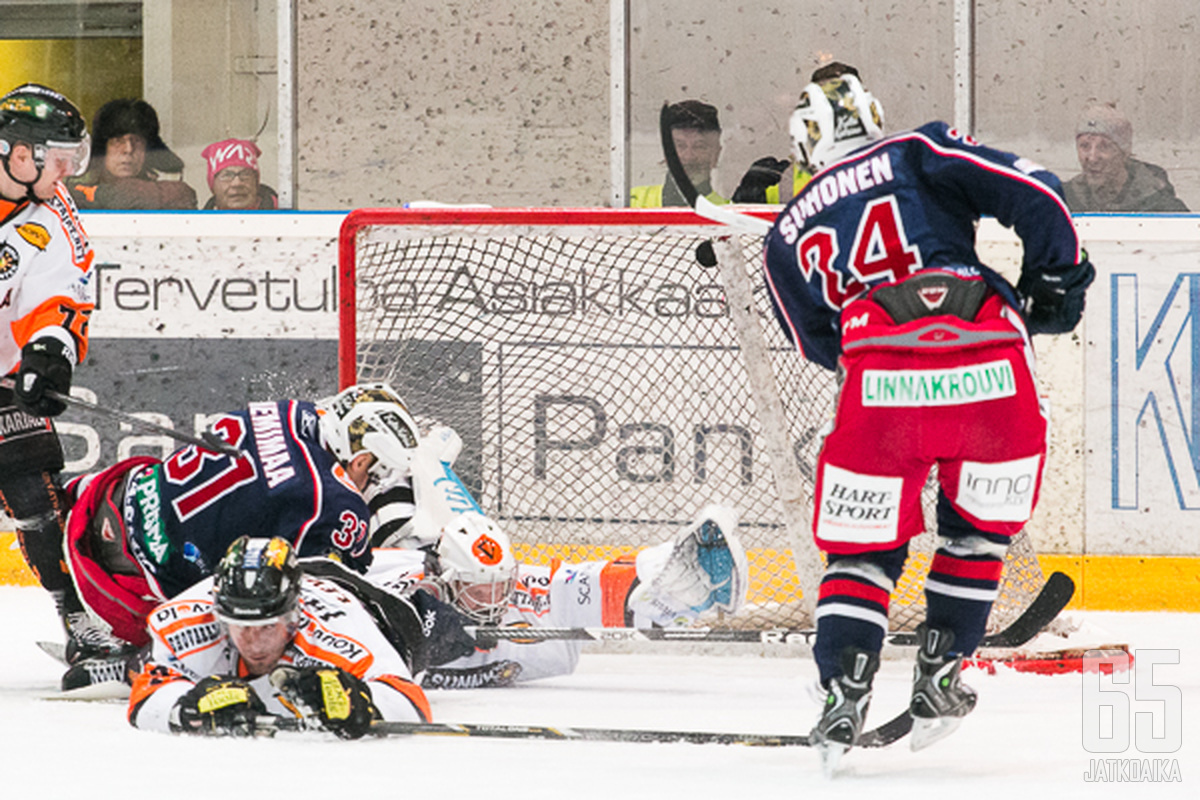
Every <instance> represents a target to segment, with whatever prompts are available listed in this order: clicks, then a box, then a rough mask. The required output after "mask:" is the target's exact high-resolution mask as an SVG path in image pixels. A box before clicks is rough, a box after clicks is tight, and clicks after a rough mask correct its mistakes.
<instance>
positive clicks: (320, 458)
mask: <svg viewBox="0 0 1200 800" xmlns="http://www.w3.org/2000/svg"><path fill="white" fill-rule="evenodd" d="M212 429H213V431H214V432H216V433H217V435H219V436H221V437H222V438H223V439H224V440H225V441H226V442H228V443H229V444H231V445H233V446H234V447H237V448H239V449H240V450H241V451H242V455H241V456H240V457H237V458H234V457H232V456H228V455H222V454H218V453H213V452H210V451H207V450H203V449H202V448H198V447H195V446H190V447H184V448H181V449H180V450H177V451H175V452H174V453H173V454H172V455H171V456H170V457H169V458H167V460H166V461H164V462H162V463H161V464H152V465H149V466H144V467H142V468H140V469H138V470H136V471H134V472H133V473H131V474H130V476H129V478H128V481H127V483H126V492H125V500H124V519H125V524H126V527H127V531H128V540H129V543H130V547H131V550H132V551H133V554H134V556H135V557H136V558H137V559H138V562H139V564H140V565H141V566H142V567H143V569H144V571H145V574H146V576H147V577H148V578H150V579H151V580H153V581H156V582H157V583H158V589H159V590H160V591H161V592H162V594H163V596H164V597H172V596H174V595H176V594H178V593H179V592H180V591H183V590H184V589H186V588H187V587H189V586H191V585H192V584H194V583H195V582H196V581H198V580H200V579H201V578H203V577H204V576H205V575H207V574H209V573H211V572H212V570H213V569H215V568H216V565H217V563H218V562H219V561H220V559H221V556H222V555H223V554H224V553H225V550H226V548H227V547H228V546H229V544H230V543H231V542H233V540H234V539H236V538H237V537H238V536H241V535H250V536H281V537H283V538H285V539H287V540H288V541H290V542H292V544H293V546H294V547H295V548H296V552H297V554H298V555H300V556H302V557H303V556H318V555H326V554H330V553H333V554H336V555H337V556H338V557H339V558H340V559H341V560H342V562H343V563H345V564H347V565H348V566H351V567H353V568H355V569H357V570H360V571H361V570H364V569H365V568H366V566H367V565H368V564H369V563H370V561H371V553H370V550H369V548H368V544H369V539H368V536H367V526H368V522H367V521H368V520H369V519H370V512H369V511H368V509H367V504H366V501H365V500H363V498H362V495H361V494H359V492H358V489H357V488H355V486H354V484H353V483H352V482H351V481H350V479H349V477H348V476H347V475H346V473H345V470H344V469H343V468H342V467H341V465H340V464H338V463H337V461H336V460H335V459H334V457H333V456H332V455H331V454H330V453H329V452H328V451H327V450H326V449H325V447H324V446H323V445H322V444H321V440H320V435H319V434H318V432H317V413H316V408H315V406H314V405H313V404H312V403H309V402H305V401H299V400H281V401H278V402H269V403H251V404H250V406H249V407H248V408H247V409H246V410H245V411H239V412H236V413H232V414H225V415H223V416H221V417H220V418H219V419H217V421H216V422H214V423H213V425H212Z"/></svg>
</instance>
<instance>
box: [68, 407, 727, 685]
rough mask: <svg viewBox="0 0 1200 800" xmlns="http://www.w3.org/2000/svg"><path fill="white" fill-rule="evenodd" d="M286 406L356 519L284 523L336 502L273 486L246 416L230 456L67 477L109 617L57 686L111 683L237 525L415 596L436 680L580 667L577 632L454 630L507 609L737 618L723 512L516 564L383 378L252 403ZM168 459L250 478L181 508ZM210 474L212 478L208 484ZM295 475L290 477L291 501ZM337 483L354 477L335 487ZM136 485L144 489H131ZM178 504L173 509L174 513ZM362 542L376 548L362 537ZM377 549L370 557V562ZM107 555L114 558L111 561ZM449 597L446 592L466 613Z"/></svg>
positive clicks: (445, 447)
mask: <svg viewBox="0 0 1200 800" xmlns="http://www.w3.org/2000/svg"><path fill="white" fill-rule="evenodd" d="M285 406H286V407H287V408H288V409H289V417H288V418H289V419H291V420H292V421H293V422H294V423H295V424H289V426H288V427H289V430H294V431H297V432H299V433H300V434H302V435H301V436H300V437H299V438H302V439H303V440H304V449H303V451H302V452H303V453H304V454H305V455H306V457H307V458H308V459H310V461H311V463H314V464H324V465H325V469H324V472H328V473H330V474H331V475H333V476H334V478H335V479H336V484H334V488H335V489H336V492H337V494H336V498H337V499H338V503H339V505H338V506H337V515H336V517H334V518H335V519H339V520H343V521H344V520H351V522H352V529H351V530H349V531H348V530H346V529H345V528H342V527H326V528H320V527H318V526H315V525H313V526H311V527H310V528H309V529H304V528H302V529H301V530H300V532H299V534H297V531H296V529H295V528H293V527H289V522H288V521H289V520H291V521H292V522H291V524H297V523H295V519H296V515H295V513H292V512H296V511H304V512H307V516H306V517H303V518H302V519H304V520H308V519H317V518H324V517H328V516H329V515H328V514H326V515H320V514H317V513H315V512H314V508H316V509H321V508H325V507H327V506H332V505H333V500H334V493H332V492H328V491H326V492H325V494H322V493H321V490H322V489H326V490H327V489H328V486H329V485H330V484H329V482H328V481H324V482H318V481H317V480H316V479H315V478H314V477H312V476H315V475H320V474H324V473H323V472H322V471H320V470H318V469H316V468H310V470H309V474H307V475H299V476H297V475H292V476H289V477H288V478H286V479H282V480H280V481H278V483H277V485H276V486H275V487H271V486H270V485H269V481H268V480H266V479H265V478H264V477H263V476H264V474H265V473H268V472H270V471H271V470H275V471H276V472H275V474H278V470H279V469H280V468H281V467H282V466H283V464H284V462H283V461H281V460H280V459H279V458H278V457H276V458H274V459H272V458H271V455H270V452H267V448H269V447H274V448H278V446H279V440H278V437H276V438H275V439H270V440H269V439H267V438H265V437H263V438H262V439H261V440H260V439H259V438H258V437H257V436H256V434H261V430H262V429H261V428H260V429H255V428H254V427H253V425H250V426H249V430H242V433H243V434H244V435H243V436H241V437H240V438H237V439H236V441H235V440H233V439H231V440H230V441H231V442H233V443H235V444H237V446H239V447H240V448H242V450H243V456H242V457H240V458H236V459H235V458H233V457H230V456H218V455H215V454H212V453H205V452H198V451H196V450H194V449H193V448H183V449H182V450H180V451H177V452H176V453H175V454H173V455H172V456H171V457H170V458H168V459H167V461H166V462H165V463H164V464H158V463H157V462H154V461H153V460H150V461H146V462H145V463H142V464H139V463H136V461H134V462H133V463H131V462H122V464H119V465H117V466H116V467H114V468H112V469H111V470H108V471H106V472H104V473H100V474H99V475H97V476H88V477H90V480H85V481H80V482H79V483H78V484H76V486H75V487H73V488H75V489H76V490H77V491H80V499H79V501H78V502H77V503H76V504H75V506H74V507H73V508H72V510H71V519H70V522H69V524H68V529H69V531H70V532H71V533H69V536H68V538H69V541H70V547H69V550H70V560H71V568H72V572H73V575H74V577H75V579H76V582H77V583H79V585H80V588H81V590H82V591H81V594H82V595H83V597H84V598H85V600H87V601H88V602H89V605H90V606H91V608H92V609H93V611H94V612H96V613H97V614H98V616H99V617H100V618H102V619H103V620H104V621H105V623H107V624H108V625H111V626H112V629H113V633H114V637H113V642H114V646H113V647H112V648H111V649H110V650H109V651H108V652H105V653H100V654H97V655H94V656H90V657H88V658H85V659H81V660H78V661H76V662H75V663H74V664H72V666H71V667H70V669H69V670H68V672H67V675H66V676H65V677H64V681H63V686H64V689H72V688H77V687H81V686H86V685H88V684H91V683H97V682H104V681H111V680H118V679H121V678H122V677H123V676H124V672H125V666H126V663H127V662H128V661H129V660H130V658H131V656H132V655H133V654H134V652H135V650H136V648H137V647H138V646H140V645H142V644H144V643H145V642H146V641H147V634H146V632H145V627H144V626H145V618H146V615H147V614H148V613H149V612H150V610H151V609H152V608H153V607H154V606H155V605H156V604H157V603H159V602H161V601H163V600H166V599H168V598H173V597H175V596H176V595H178V594H179V592H181V591H183V590H184V589H185V588H187V587H178V586H177V581H179V580H181V579H182V577H183V576H185V575H192V576H195V577H196V579H197V580H198V579H200V578H203V577H204V576H206V575H207V574H208V573H209V572H211V566H210V565H213V564H215V563H217V561H218V559H219V558H220V555H221V553H217V554H216V555H215V556H214V555H213V554H212V553H213V550H215V549H216V547H217V546H220V547H224V546H226V545H227V544H228V543H229V541H230V540H232V539H233V538H235V537H236V536H238V535H245V534H250V535H254V536H281V537H282V538H284V539H287V540H289V541H292V542H294V543H296V544H295V547H296V549H297V551H298V553H299V555H302V556H329V557H331V558H316V559H313V558H305V559H304V563H305V564H306V565H307V566H306V569H307V570H308V571H310V572H312V573H320V574H322V575H324V576H325V577H327V578H329V579H333V580H336V581H339V582H340V583H341V584H342V585H344V586H346V587H347V588H348V589H349V590H353V591H357V592H359V593H360V594H362V595H364V596H367V597H368V602H372V603H373V604H374V605H380V604H384V605H386V604H387V603H388V602H389V601H388V599H387V598H381V597H380V595H381V594H386V595H388V596H389V597H391V596H401V595H404V596H406V597H409V598H411V599H412V600H413V604H414V605H415V606H416V607H417V608H418V613H420V614H421V615H422V618H423V619H424V620H425V621H426V622H427V624H426V625H424V629H425V630H426V632H427V634H428V636H429V642H428V643H427V644H428V655H427V658H426V659H425V660H424V661H421V662H420V663H419V664H418V665H417V666H418V668H417V669H415V670H414V673H420V672H424V671H425V668H426V666H431V667H434V668H435V669H430V670H429V673H428V675H427V680H428V681H429V684H430V685H436V686H454V685H486V684H489V683H504V682H510V681H511V680H512V679H513V678H515V677H516V675H517V674H518V673H521V674H522V676H523V677H524V678H527V679H528V678H533V677H544V676H546V675H555V674H563V673H567V672H570V671H571V670H573V669H574V667H575V663H576V661H577V659H578V654H579V649H580V646H581V645H579V644H578V643H573V642H548V643H544V644H538V645H516V644H514V643H511V642H503V643H501V644H500V645H498V646H496V647H495V648H493V649H492V650H490V651H486V652H477V651H476V647H475V644H474V640H473V639H471V638H470V637H468V636H467V635H466V634H465V633H463V631H462V629H461V625H462V624H467V623H469V622H475V623H479V622H485V623H494V622H497V621H500V620H501V619H502V618H503V619H504V621H505V622H510V621H511V622H520V623H521V624H543V625H555V626H559V625H564V626H566V625H570V626H596V625H601V624H604V625H617V626H622V625H626V624H636V625H650V624H660V625H669V624H676V623H679V622H682V621H685V620H690V619H694V618H696V617H697V616H698V615H699V614H700V613H702V612H704V611H707V610H709V609H712V608H718V609H721V610H724V611H726V612H729V613H734V612H736V611H737V610H738V609H739V608H740V607H741V604H742V603H743V601H744V598H745V594H746V590H747V586H748V574H747V563H746V557H745V553H744V551H743V549H742V546H741V543H740V541H739V540H738V538H737V534H736V526H737V521H736V516H735V514H734V512H733V511H732V510H731V509H727V508H722V507H719V506H712V507H709V508H706V509H705V510H704V511H703V512H702V513H701V515H700V517H699V518H698V519H697V521H696V522H695V523H694V524H693V525H692V526H690V527H688V528H685V529H683V530H681V531H680V532H679V533H678V534H676V536H674V537H672V539H670V540H668V541H667V542H663V543H661V544H659V545H657V546H655V547H651V548H647V549H645V550H643V551H642V552H641V553H639V554H638V555H637V556H636V557H635V556H627V557H623V558H619V559H616V560H615V561H612V562H588V563H585V564H578V565H566V566H560V565H555V566H548V567H538V566H526V565H521V566H520V567H518V566H517V564H516V562H515V560H514V558H513V556H512V549H511V545H510V543H509V540H508V537H507V536H505V534H504V533H503V532H502V531H501V530H500V529H499V528H498V527H497V526H496V525H495V524H494V523H493V522H491V521H490V520H488V519H487V518H486V517H484V516H483V515H482V514H481V513H480V512H479V511H478V507H475V511H473V512H469V513H465V514H456V513H453V512H452V511H450V510H449V506H448V503H447V498H446V496H445V491H444V490H443V489H441V488H438V487H439V485H445V484H452V485H453V486H457V487H459V489H460V490H461V491H460V492H458V493H456V494H455V502H461V501H462V499H463V498H464V497H465V498H467V500H468V501H469V495H467V493H466V490H465V489H462V488H461V483H459V482H458V481H457V478H455V477H454V473H453V470H452V469H451V462H452V461H453V458H454V457H455V456H456V455H457V446H456V444H457V437H455V436H453V434H452V432H450V431H448V429H444V428H443V429H439V431H438V432H436V433H433V434H431V435H430V436H428V437H425V439H423V440H422V439H420V438H419V437H417V436H416V434H415V432H416V430H417V428H416V424H415V423H414V422H413V421H412V418H411V417H410V416H409V414H408V411H407V409H406V408H405V407H404V404H403V402H402V401H401V400H400V398H399V397H398V395H396V393H395V392H394V391H393V390H391V389H390V387H387V386H385V385H382V384H368V385H360V386H353V387H350V388H349V389H346V390H344V391H342V392H340V393H339V394H338V395H337V396H335V397H333V398H331V399H329V400H326V401H322V402H321V403H319V404H318V405H317V406H312V405H311V404H304V403H300V402H299V401H285V402H284V403H281V404H264V405H263V406H262V414H263V415H264V416H270V414H269V410H270V409H273V408H280V409H282V408H283V407H285ZM255 408H256V407H255V406H252V407H251V409H250V411H249V412H248V413H250V414H253V412H254V410H255ZM309 411H311V412H312V413H313V414H315V415H318V416H319V423H313V422H311V421H307V417H306V414H307V412H309ZM244 421H245V417H244V416H243V415H240V414H239V415H227V416H226V417H222V418H221V420H219V421H218V423H217V425H218V426H219V427H217V430H221V431H225V432H228V431H230V430H235V429H236V430H241V429H240V428H238V425H237V424H235V423H237V422H244ZM245 427H246V426H245V425H242V428H245ZM409 433H412V434H413V435H412V437H411V438H410V437H409V435H408V434H409ZM284 438H285V439H286V438H287V437H286V436H285V437H284ZM448 441H449V442H450V443H449V444H447V442H448ZM397 443H399V444H401V445H403V447H402V448H398V447H397V446H396V445H397ZM181 454H183V455H181ZM381 456H382V457H381ZM177 459H178V460H180V461H183V462H184V463H185V464H186V463H191V461H190V459H197V460H200V461H202V462H203V463H204V464H205V465H206V466H210V467H212V469H213V474H215V475H216V476H217V477H220V476H222V475H226V474H228V473H229V472H230V471H233V470H236V469H238V468H239V465H247V464H248V465H249V468H248V469H247V472H253V473H255V474H256V475H258V476H259V479H258V480H247V481H245V482H244V483H243V484H242V485H241V486H239V487H237V489H236V491H233V490H231V491H229V492H228V493H226V494H222V495H219V496H214V497H213V498H211V500H210V502H209V503H208V504H207V505H205V506H204V507H203V509H202V510H201V511H197V512H195V513H193V514H190V515H189V514H186V513H180V509H181V506H180V502H179V496H180V491H179V490H178V489H177V488H176V486H175V484H172V483H171V481H170V479H169V476H170V474H171V473H170V471H169V470H170V469H171V466H170V465H171V464H172V463H174V462H175V461H176V460H177ZM296 461H298V462H299V461H300V459H296ZM300 463H303V462H300ZM110 475H111V476H116V477H115V478H108V477H107V476H110ZM161 475H166V476H167V477H166V478H161V477H160V476H161ZM343 476H344V477H343ZM447 479H449V480H447ZM209 480H210V484H208V485H211V481H212V480H213V478H212V477H210V478H209ZM293 480H295V482H296V483H298V484H300V486H298V487H296V491H295V492H293V493H291V494H290V495H285V492H286V487H287V486H288V485H289V481H293ZM349 484H353V486H352V487H351V489H350V490H349V491H348V492H347V491H345V490H346V488H347V485H349ZM142 485H146V486H147V487H148V488H147V489H145V490H141V489H140V488H139V487H141V486H142ZM202 485H205V484H202ZM189 487H191V488H194V484H184V485H183V487H182V488H183V490H184V496H188V495H187V494H186V491H187V490H188V489H189ZM353 487H360V488H353ZM273 492H274V494H273ZM361 492H365V493H366V495H367V496H370V497H371V498H372V501H371V502H372V506H373V507H374V508H375V509H376V513H375V514H374V516H372V517H371V520H372V522H371V528H372V533H371V534H370V535H369V537H368V534H367V533H366V529H367V525H366V523H363V522H361V521H362V520H363V519H365V518H366V517H367V516H368V513H369V512H368V511H366V510H365V509H366V506H365V502H366V501H365V500H364V497H363V495H362V494H361ZM276 495H279V496H276ZM147 498H148V499H147ZM469 502H471V503H472V505H473V501H469ZM142 503H146V507H149V508H151V509H152V510H154V515H153V519H154V520H155V523H156V526H155V527H154V528H153V529H149V530H151V531H154V530H158V531H161V533H160V534H156V535H157V536H158V537H159V538H161V541H162V542H163V545H162V548H161V549H162V554H161V557H160V558H155V557H154V553H153V551H151V550H150V549H149V548H148V547H147V545H146V542H147V530H148V529H147V528H146V526H145V523H144V522H143V521H142V520H143V519H144V517H142V516H139V515H138V512H139V511H141V509H142ZM322 503H324V505H322ZM275 504H278V505H279V508H275V507H274V505H275ZM226 506H233V507H232V508H226ZM131 509H132V510H131ZM187 510H188V507H186V506H185V507H184V508H183V511H184V512H186V511H187ZM329 510H330V512H331V513H332V511H333V509H332V508H330V509H329ZM339 534H345V538H344V539H342V538H340V536H339ZM151 538H154V536H151ZM368 544H376V545H379V546H380V549H367V545H368ZM201 545H203V549H201ZM395 545H400V547H399V548H397V547H395ZM222 552H223V551H222ZM180 554H182V558H180V557H179V555H180ZM377 556H378V558H377V559H376V557H377ZM372 559H376V560H377V561H378V563H375V564H372ZM114 564H115V565H116V567H117V568H118V569H113V568H112V565H114ZM347 565H348V566H349V568H346V567H347ZM368 565H369V566H370V575H369V577H370V579H371V581H372V582H373V583H368V582H367V581H363V580H361V579H359V578H356V571H362V570H364V569H366V567H367V566H368ZM168 577H169V578H171V580H170V581H168V580H167V579H168ZM418 589H422V590H424V591H417V590H418ZM113 598H118V599H120V600H121V602H120V603H116V602H114V601H113ZM443 601H445V602H443ZM445 603H453V604H454V606H455V607H457V608H458V609H459V610H460V611H461V612H462V613H463V614H465V615H466V618H463V617H462V616H459V615H458V614H455V613H454V612H453V611H452V610H451V609H450V608H449V607H448V606H447V605H446V604H445ZM439 611H440V612H441V613H439ZM429 620H437V623H436V624H434V623H433V622H429ZM447 662H453V663H447ZM441 667H444V668H443V669H436V668H441Z"/></svg>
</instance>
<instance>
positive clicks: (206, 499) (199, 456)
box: [163, 417, 258, 522]
mask: <svg viewBox="0 0 1200 800" xmlns="http://www.w3.org/2000/svg"><path fill="white" fill-rule="evenodd" d="M212 429H213V431H214V432H215V433H216V434H217V435H218V436H220V437H221V438H222V439H224V440H225V441H226V442H228V443H229V444H231V445H233V446H234V447H240V446H241V444H242V440H243V439H244V438H245V436H246V428H245V425H244V424H243V422H242V420H240V419H238V418H237V417H221V418H220V419H218V420H217V421H216V422H214V423H213V425H212ZM210 460H211V461H221V462H225V461H228V462H229V466H227V467H226V468H225V469H223V470H221V471H220V472H218V473H217V474H216V475H213V476H212V477H211V478H209V479H208V480H206V481H204V482H203V483H201V484H199V485H198V486H196V487H195V488H194V489H190V490H188V491H186V492H184V493H183V494H181V495H179V496H178V497H176V498H175V500H174V502H173V503H172V504H171V505H173V506H174V507H175V513H176V514H178V515H179V520H180V521H181V522H182V521H184V520H187V519H188V518H189V517H191V516H193V515H195V514H198V513H199V512H201V511H203V510H204V509H205V508H208V506H209V505H211V504H212V503H213V502H215V501H216V500H217V499H219V498H220V497H222V496H223V495H226V494H229V493H230V492H232V491H234V490H235V489H237V488H238V487H239V486H244V485H246V484H247V483H251V482H252V481H254V479H255V478H257V477H258V470H257V469H256V468H255V466H254V460H253V459H251V458H249V457H247V456H242V457H240V458H231V457H230V456H227V455H221V454H220V453H213V452H210V451H208V450H202V449H200V448H198V447H196V446H195V445H189V446H188V447H184V448H182V449H180V450H176V451H175V452H174V453H172V454H171V456H170V458H168V459H167V460H166V461H165V462H163V472H164V474H165V475H166V476H167V480H168V481H170V482H171V483H173V484H175V485H177V486H182V485H186V484H187V483H188V482H189V481H191V480H192V479H193V478H195V477H196V476H197V475H199V474H200V472H201V471H202V470H203V469H204V464H205V462H206V461H210Z"/></svg>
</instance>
